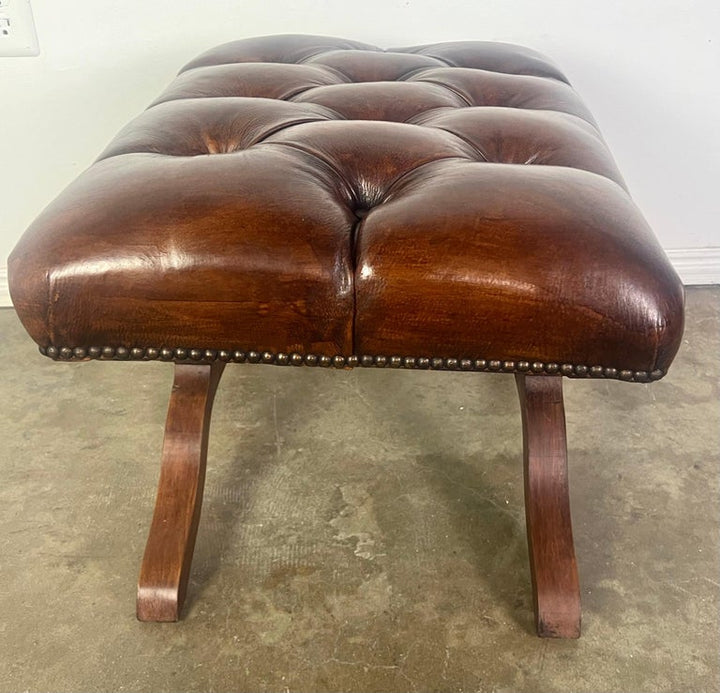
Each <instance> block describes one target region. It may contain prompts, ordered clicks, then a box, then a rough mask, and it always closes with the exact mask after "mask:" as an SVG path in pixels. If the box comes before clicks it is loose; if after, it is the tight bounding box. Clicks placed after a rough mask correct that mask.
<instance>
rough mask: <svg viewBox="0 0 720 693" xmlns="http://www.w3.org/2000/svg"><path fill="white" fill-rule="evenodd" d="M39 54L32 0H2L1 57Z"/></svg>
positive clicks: (0, 9) (0, 11) (0, 0)
mask: <svg viewBox="0 0 720 693" xmlns="http://www.w3.org/2000/svg"><path fill="white" fill-rule="evenodd" d="M39 54H40V45H39V44H38V39H37V34H36V33H35V21H34V19H33V13H32V7H30V0H0V57H9V56H21V55H39Z"/></svg>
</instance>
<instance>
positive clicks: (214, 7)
mask: <svg viewBox="0 0 720 693" xmlns="http://www.w3.org/2000/svg"><path fill="white" fill-rule="evenodd" d="M32 6H33V10H34V13H35V22H36V26H37V33H38V37H39V41H40V48H41V55H40V56H39V57H37V58H0V135H1V137H2V144H1V145H0V152H1V154H0V156H2V162H1V165H0V301H1V300H2V298H3V297H2V294H3V291H4V289H3V286H2V283H3V272H4V267H5V265H6V258H7V255H8V254H9V252H10V250H11V249H12V247H13V245H14V244H15V242H16V240H17V239H18V238H19V236H20V234H21V233H22V231H23V230H24V228H25V227H26V226H27V225H28V224H29V223H30V221H31V220H32V219H33V217H34V216H35V215H36V214H37V213H38V212H39V211H40V210H41V209H42V207H44V206H45V204H47V203H48V202H49V201H50V200H51V199H52V198H53V197H54V196H55V195H56V194H57V193H58V192H59V191H60V190H61V189H62V188H63V187H64V186H65V185H66V184H67V183H68V182H69V181H70V180H72V179H73V178H74V177H75V176H76V175H77V174H78V173H79V172H80V171H81V170H82V169H83V168H85V167H86V166H88V165H89V164H90V163H91V162H92V160H93V158H94V157H95V156H96V155H97V154H98V153H99V152H100V150H101V149H102V148H103V147H104V145H105V144H106V143H107V142H108V140H109V139H110V138H111V137H112V136H113V135H114V134H115V132H116V131H117V130H118V129H119V128H120V127H121V126H122V125H124V124H125V123H126V122H127V121H128V120H129V119H130V118H132V117H133V116H134V115H135V114H137V113H138V112H139V111H140V110H142V109H143V108H144V107H145V106H146V105H147V104H148V103H149V102H150V101H151V100H152V99H153V98H154V96H155V95H157V94H158V92H160V90H161V89H162V88H163V87H164V86H165V85H166V84H167V83H168V82H169V81H170V80H171V79H172V77H173V75H174V73H175V72H176V71H177V69H178V68H179V67H180V66H181V65H182V64H183V63H184V62H186V61H187V60H189V59H190V58H192V57H193V56H194V55H196V54H197V53H199V52H201V51H203V50H205V49H206V48H209V47H211V46H214V45H216V44H218V43H222V42H224V41H229V40H232V39H235V38H242V37H246V36H255V35H263V34H273V33H290V32H293V33H294V32H297V33H319V34H327V35H333V36H342V37H345V38H354V39H358V40H361V41H366V42H368V43H374V44H377V45H380V46H383V47H388V46H393V45H396V46H397V45H411V44H416V43H423V42H433V41H447V40H460V39H484V40H499V41H509V42H513V43H520V44H524V45H527V46H531V47H533V48H536V49H538V50H540V51H542V52H545V53H546V54H548V55H549V56H550V57H551V58H552V59H554V60H555V62H557V63H558V64H559V65H560V67H561V68H562V69H563V70H564V71H565V72H566V74H567V75H568V76H569V77H570V80H571V81H572V83H573V85H574V86H575V87H576V89H577V90H578V91H579V92H580V94H581V95H582V97H583V98H584V100H585V102H586V103H587V104H588V106H589V107H590V110H591V111H592V112H593V114H594V115H595V117H596V119H597V120H598V122H599V124H600V127H601V129H602V130H603V133H604V134H605V137H606V139H607V141H608V143H609V145H610V148H611V150H612V151H613V153H614V154H615V157H616V159H617V160H618V164H619V166H620V169H621V171H622V172H623V174H624V176H625V178H626V180H627V182H628V184H629V186H630V189H631V191H632V193H633V196H634V198H635V200H636V201H637V203H638V204H639V205H640V207H641V208H642V209H643V211H644V212H645V215H646V216H647V218H648V220H649V221H650V223H651V225H652V226H653V227H654V229H655V231H656V233H657V235H658V237H659V238H660V241H661V242H662V244H663V246H664V247H665V248H666V249H669V250H670V256H671V258H673V259H677V258H680V261H679V264H682V262H685V265H687V264H688V263H690V264H691V265H692V264H693V263H695V264H697V263H698V262H700V263H701V264H702V263H703V262H705V269H706V270H708V268H709V270H708V271H709V272H710V274H712V275H713V276H714V277H715V280H716V281H720V229H719V228H718V224H719V222H718V220H719V219H720V190H718V185H719V184H720V88H719V85H720V2H718V0H582V1H579V0H556V1H554V2H542V1H541V0H482V1H478V0H445V1H444V2H442V3H440V2H437V1H435V2H431V1H430V0H356V1H355V2H347V1H345V0H335V1H333V0H275V1H274V2H273V1H272V0H244V1H243V2H240V1H231V0H202V1H199V0H152V1H150V2H148V0H66V1H65V2H59V1H58V0H33V1H32ZM706 246H714V247H715V249H714V250H711V251H705V250H699V249H702V248H705V247H706ZM676 249H684V251H681V252H676ZM708 258H710V260H709V262H710V264H709V265H708ZM713 263H714V264H713ZM696 269H697V268H696ZM690 274H691V273H690ZM690 274H688V273H687V272H686V276H690ZM697 276H699V275H696V277H697Z"/></svg>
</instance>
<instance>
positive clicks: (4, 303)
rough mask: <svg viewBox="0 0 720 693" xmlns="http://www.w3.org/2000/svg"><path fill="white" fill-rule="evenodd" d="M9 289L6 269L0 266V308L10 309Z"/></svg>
mask: <svg viewBox="0 0 720 693" xmlns="http://www.w3.org/2000/svg"><path fill="white" fill-rule="evenodd" d="M10 306H12V301H11V300H10V288H9V287H8V276H7V267H2V266H0V308H10Z"/></svg>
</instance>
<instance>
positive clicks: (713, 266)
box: [0, 247, 720, 308]
mask: <svg viewBox="0 0 720 693" xmlns="http://www.w3.org/2000/svg"><path fill="white" fill-rule="evenodd" d="M665 252H666V253H667V256H668V257H669V258H670V262H671V263H672V265H673V267H674V268H675V271H676V272H677V273H678V274H679V275H680V279H682V281H683V284H685V285H686V286H692V285H695V284H720V247H711V248H668V249H666V250H665ZM11 306H12V301H11V300H10V290H9V288H8V273H7V267H0V308H9V307H11Z"/></svg>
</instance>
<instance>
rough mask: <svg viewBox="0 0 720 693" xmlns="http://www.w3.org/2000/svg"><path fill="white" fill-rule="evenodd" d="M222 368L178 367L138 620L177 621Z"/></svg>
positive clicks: (140, 585)
mask: <svg viewBox="0 0 720 693" xmlns="http://www.w3.org/2000/svg"><path fill="white" fill-rule="evenodd" d="M224 365H225V364H223V363H222V362H216V363H213V364H202V365H195V364H177V365H176V366H175V381H174V382H173V387H172V393H171V395H170V406H169V408H168V415H167V422H166V424H165V440H164V443H163V453H162V467H161V469H160V483H159V485H158V494H157V500H156V502H155V513H154V515H153V520H152V526H151V527H150V535H149V536H148V541H147V545H146V547H145V555H144V557H143V562H142V568H141V569H140V579H139V580H138V594H137V617H138V619H139V620H140V621H177V620H178V617H179V614H180V609H181V608H182V604H183V601H184V600H185V592H186V590H187V582H188V575H189V573H190V564H191V563H192V556H193V549H194V548H195V536H196V535H197V527H198V522H199V520H200V508H201V506H202V494H203V484H204V482H205V463H206V460H207V447H208V432H209V429H210V414H211V411H212V403H213V398H214V397H215V391H216V389H217V386H218V383H219V381H220V376H221V375H222V371H223V367H224Z"/></svg>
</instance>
